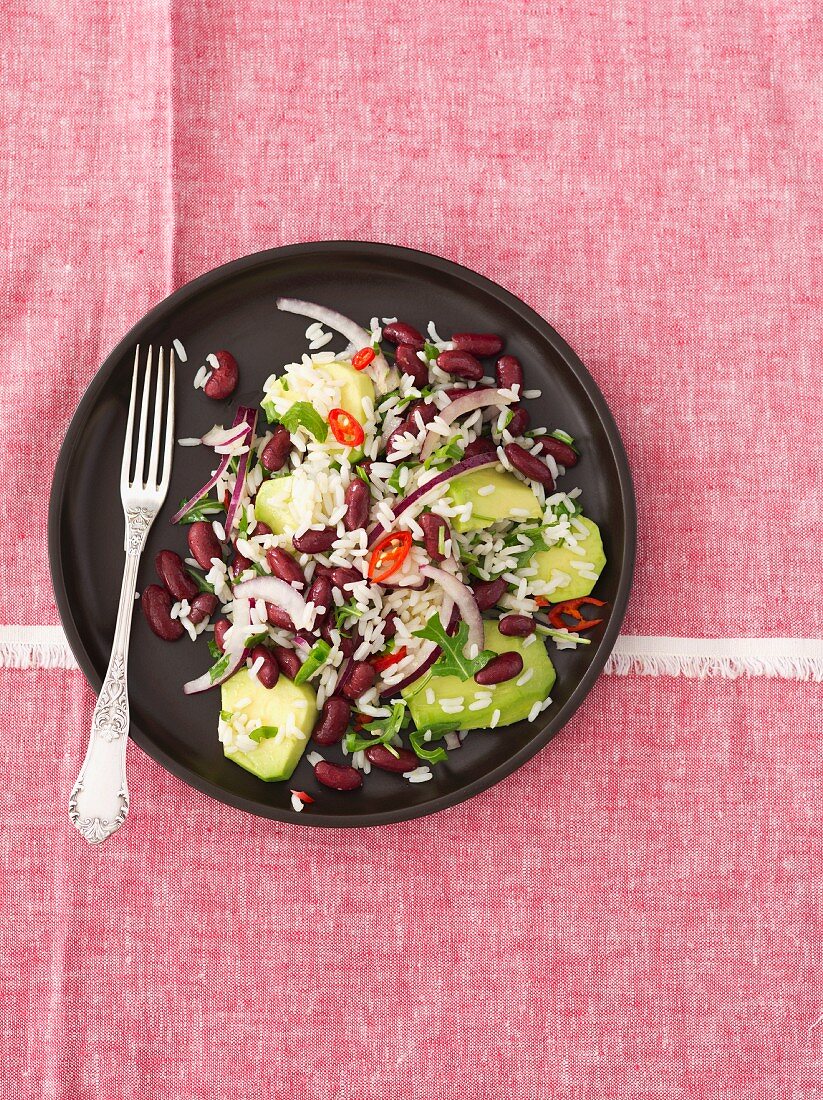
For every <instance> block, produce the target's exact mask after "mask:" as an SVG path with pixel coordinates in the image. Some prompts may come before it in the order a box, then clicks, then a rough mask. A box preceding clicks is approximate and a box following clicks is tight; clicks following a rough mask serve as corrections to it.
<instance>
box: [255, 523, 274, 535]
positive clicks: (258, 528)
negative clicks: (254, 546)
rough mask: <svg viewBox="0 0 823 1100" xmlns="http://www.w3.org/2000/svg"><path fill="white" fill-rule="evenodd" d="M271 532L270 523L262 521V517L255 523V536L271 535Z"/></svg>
mask: <svg viewBox="0 0 823 1100" xmlns="http://www.w3.org/2000/svg"><path fill="white" fill-rule="evenodd" d="M271 533H272V529H271V527H269V525H268V523H264V522H263V521H262V519H259V520H258V521H257V523H256V524H255V527H254V531H253V532H252V534H253V535H254V536H255V538H256V537H257V536H258V535H270V534H271Z"/></svg>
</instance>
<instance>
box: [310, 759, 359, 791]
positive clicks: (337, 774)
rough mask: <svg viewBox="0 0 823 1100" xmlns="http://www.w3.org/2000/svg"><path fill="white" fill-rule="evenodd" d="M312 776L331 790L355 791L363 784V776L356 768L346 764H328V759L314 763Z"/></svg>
mask: <svg viewBox="0 0 823 1100" xmlns="http://www.w3.org/2000/svg"><path fill="white" fill-rule="evenodd" d="M314 778H315V779H316V780H317V782H318V783H322V784H323V786H324V787H331V789H332V790H333V791H356V790H357V788H358V787H362V786H363V776H362V775H361V774H360V772H359V771H358V770H357V769H356V768H350V767H349V766H348V765H347V764H330V763H329V762H328V760H319V761H318V762H317V763H316V764H315V765H314Z"/></svg>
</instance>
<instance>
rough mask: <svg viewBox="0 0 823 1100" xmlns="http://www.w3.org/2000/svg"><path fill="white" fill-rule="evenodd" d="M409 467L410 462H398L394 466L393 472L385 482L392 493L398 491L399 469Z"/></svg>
mask: <svg viewBox="0 0 823 1100" xmlns="http://www.w3.org/2000/svg"><path fill="white" fill-rule="evenodd" d="M411 468H412V464H411V462H400V463H399V464H398V465H397V466H395V468H394V473H393V474H392V476H391V477H390V478H389V480H388V481H387V482H386V484H387V485H388V487H389V488H390V489H391V491H392V492H393V493H399V492H400V472H401V470H404V469H409V470H410V469H411Z"/></svg>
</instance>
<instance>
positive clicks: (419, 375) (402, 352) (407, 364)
mask: <svg viewBox="0 0 823 1100" xmlns="http://www.w3.org/2000/svg"><path fill="white" fill-rule="evenodd" d="M396 362H397V365H398V367H399V368H400V369H401V371H402V372H403V374H407V375H408V376H409V378H413V379H414V384H415V386H417V388H418V389H422V388H423V386H425V385H427V384H428V381H429V368H428V367H427V366H426V364H425V363H424V362H423V360H422V359H418V358H417V352H416V351H415V350H414V348H413V347H410V346H409V345H408V344H401V345H400V347H399V348H398V349H397V360H396Z"/></svg>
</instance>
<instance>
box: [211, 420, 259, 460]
mask: <svg viewBox="0 0 823 1100" xmlns="http://www.w3.org/2000/svg"><path fill="white" fill-rule="evenodd" d="M247 430H248V429H247V425H246V423H245V422H243V423H241V424H237V423H236V422H235V423H234V424H233V425H232V426H231V427H230V428H223V427H221V426H220V425H219V424H215V425H214V427H213V428H209V430H208V431H207V432H206V434H205V435H201V436H200V442H201V443H205V444H206V446H207V447H214V448H215V450H217V448H219V447H230V446H231V445H232V443H239V442H240V440H241V439H242V438H243V436H244V435H245V434H246V431H247ZM218 453H220V452H218Z"/></svg>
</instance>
